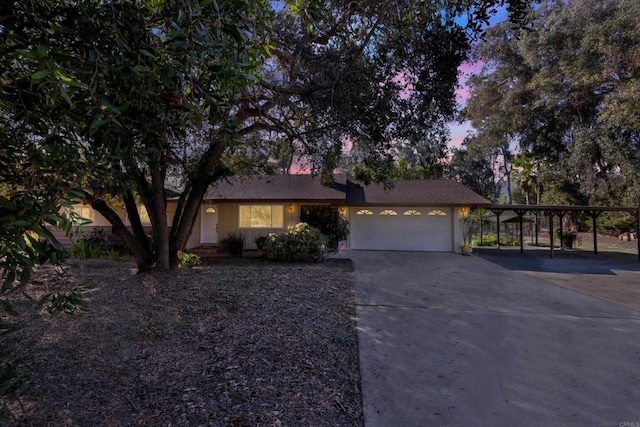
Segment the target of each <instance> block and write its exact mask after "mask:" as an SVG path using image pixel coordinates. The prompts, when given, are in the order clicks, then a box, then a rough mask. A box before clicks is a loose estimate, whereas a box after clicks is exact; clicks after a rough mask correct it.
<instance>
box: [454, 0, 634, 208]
mask: <svg viewBox="0 0 640 427" xmlns="http://www.w3.org/2000/svg"><path fill="white" fill-rule="evenodd" d="M638 13H640V4H638V2H636V1H633V0H619V1H617V0H606V1H600V0H598V1H596V0H572V1H555V0H547V1H543V2H542V3H541V4H540V6H539V7H538V8H536V9H535V10H532V11H531V12H530V14H529V19H528V22H529V23H530V27H531V31H527V32H523V33H520V34H518V35H516V34H515V33H514V32H513V31H512V30H511V29H510V27H509V25H507V24H504V25H499V26H497V27H495V28H492V29H490V30H488V31H487V33H486V35H485V41H484V42H482V43H480V44H479V45H478V47H477V49H476V50H475V55H476V59H477V60H478V61H482V63H483V64H484V69H483V71H482V72H481V73H479V74H477V75H475V76H473V77H472V78H471V79H470V83H471V98H470V100H469V102H468V105H467V107H466V111H465V114H466V117H467V118H469V119H470V120H471V121H472V124H473V126H474V128H475V130H476V135H475V138H474V145H475V147H476V148H478V149H487V148H492V147H495V146H500V145H501V146H504V147H508V148H509V150H508V151H509V152H510V153H511V154H514V153H515V154H516V155H517V156H518V158H517V159H516V160H515V161H514V162H512V164H513V165H514V166H515V167H516V169H517V170H518V171H519V175H518V177H519V182H520V183H521V185H522V184H524V187H530V188H531V189H536V188H537V189H538V190H541V189H543V188H544V189H545V190H544V191H543V192H542V195H541V197H540V199H539V200H541V201H542V202H545V201H546V202H548V203H551V202H554V203H560V202H563V203H571V202H575V201H583V202H585V203H589V204H628V205H636V206H637V205H638V203H639V202H640V181H639V180H638V167H639V166H640V158H639V157H638V148H639V145H638V144H640V127H639V125H640V122H638V115H637V114H636V112H635V109H636V108H637V107H636V106H637V105H638V100H639V99H638V96H639V93H640V92H639V91H638V89H639V88H640V50H639V48H638V46H640V27H638V25H637V19H636V18H637V16H638ZM507 161H509V159H505V163H506V162H507ZM532 165H535V166H536V169H537V170H536V171H535V174H534V175H531V174H530V173H529V172H532V169H531V167H530V166H532ZM532 177H534V178H535V182H534V181H531V178H532ZM531 185H533V187H532V186H531ZM524 187H523V189H524Z"/></svg>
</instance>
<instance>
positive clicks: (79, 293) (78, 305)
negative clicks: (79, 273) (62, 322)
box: [47, 287, 88, 314]
mask: <svg viewBox="0 0 640 427" xmlns="http://www.w3.org/2000/svg"><path fill="white" fill-rule="evenodd" d="M87 301H88V300H87V289H85V288H83V287H72V288H71V289H70V290H69V291H67V292H57V293H55V294H54V295H53V296H52V298H51V303H50V304H49V306H48V307H47V311H48V312H49V314H57V313H64V314H76V313H77V312H78V311H87V310H88V307H87Z"/></svg>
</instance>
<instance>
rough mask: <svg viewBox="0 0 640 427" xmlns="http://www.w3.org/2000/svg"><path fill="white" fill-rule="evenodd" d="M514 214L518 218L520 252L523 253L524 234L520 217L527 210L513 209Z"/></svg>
mask: <svg viewBox="0 0 640 427" xmlns="http://www.w3.org/2000/svg"><path fill="white" fill-rule="evenodd" d="M513 211H514V212H515V213H516V215H518V219H519V220H520V253H521V254H522V253H524V236H523V235H522V217H523V216H525V215H526V213H527V212H528V211H527V210H524V209H514V210H513Z"/></svg>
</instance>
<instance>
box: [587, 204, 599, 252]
mask: <svg viewBox="0 0 640 427" xmlns="http://www.w3.org/2000/svg"><path fill="white" fill-rule="evenodd" d="M587 213H588V214H589V216H590V217H591V220H592V221H593V253H594V254H595V255H597V254H598V222H597V221H598V217H599V216H600V214H601V213H602V211H587Z"/></svg>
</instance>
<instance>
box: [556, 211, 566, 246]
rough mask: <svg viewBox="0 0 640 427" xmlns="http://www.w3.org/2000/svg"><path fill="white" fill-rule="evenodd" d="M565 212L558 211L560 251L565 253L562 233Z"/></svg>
mask: <svg viewBox="0 0 640 427" xmlns="http://www.w3.org/2000/svg"><path fill="white" fill-rule="evenodd" d="M565 213H566V212H565V211H558V218H559V219H560V250H561V251H564V239H563V237H564V233H563V232H562V217H563V216H564V214H565Z"/></svg>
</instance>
